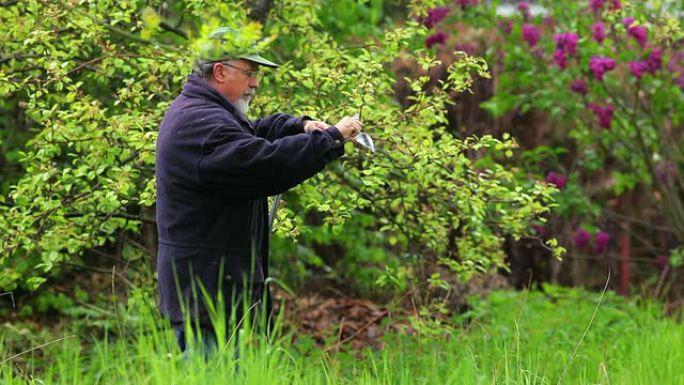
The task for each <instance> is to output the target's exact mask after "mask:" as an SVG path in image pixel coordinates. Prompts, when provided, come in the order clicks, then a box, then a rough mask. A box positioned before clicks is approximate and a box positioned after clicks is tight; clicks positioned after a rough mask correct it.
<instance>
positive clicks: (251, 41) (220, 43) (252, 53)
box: [199, 27, 278, 68]
mask: <svg viewBox="0 0 684 385" xmlns="http://www.w3.org/2000/svg"><path fill="white" fill-rule="evenodd" d="M248 35H250V34H244V33H241V32H240V31H237V30H235V29H233V28H230V27H221V28H218V29H216V30H214V31H213V32H212V33H210V34H209V38H208V39H207V41H206V42H204V43H203V44H202V45H201V48H200V54H199V59H200V60H202V61H205V62H217V61H222V60H227V59H243V60H249V61H251V62H254V63H257V64H259V65H262V66H266V67H271V68H275V67H278V64H276V63H274V62H272V61H270V60H268V59H265V58H263V57H261V56H260V55H259V51H260V50H261V49H262V47H263V46H264V44H259V43H260V42H259V41H257V38H258V36H254V34H252V36H248Z"/></svg>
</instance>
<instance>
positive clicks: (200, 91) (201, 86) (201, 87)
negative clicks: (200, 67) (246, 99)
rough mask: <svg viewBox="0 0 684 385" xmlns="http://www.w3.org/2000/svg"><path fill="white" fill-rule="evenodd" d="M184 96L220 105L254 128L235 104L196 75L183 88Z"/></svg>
mask: <svg viewBox="0 0 684 385" xmlns="http://www.w3.org/2000/svg"><path fill="white" fill-rule="evenodd" d="M182 94H183V95H185V96H187V97H189V98H198V99H204V100H207V101H210V102H213V103H217V104H219V105H220V106H221V107H223V108H225V109H226V110H227V111H228V112H230V113H231V114H233V115H234V116H235V117H237V118H238V119H239V120H240V121H242V122H243V123H245V125H247V126H248V127H249V128H252V123H251V122H250V121H249V119H247V117H246V116H244V115H243V114H241V113H240V111H238V110H237V109H235V106H233V103H231V102H230V101H229V100H228V99H226V97H225V96H223V95H221V93H220V92H218V91H217V90H216V89H215V88H214V87H212V86H211V85H209V83H207V82H206V81H204V80H203V79H202V78H200V77H199V76H197V75H196V74H190V75H189V76H188V81H187V82H186V83H185V86H184V87H183V91H182Z"/></svg>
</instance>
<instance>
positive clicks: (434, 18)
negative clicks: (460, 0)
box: [423, 7, 449, 28]
mask: <svg viewBox="0 0 684 385" xmlns="http://www.w3.org/2000/svg"><path fill="white" fill-rule="evenodd" d="M448 14H449V7H437V8H432V9H430V10H428V14H427V16H426V17H425V19H424V20H423V25H425V26H426V27H427V28H432V27H434V26H435V25H437V24H439V22H440V21H442V19H444V18H445V17H446V16H447V15H448Z"/></svg>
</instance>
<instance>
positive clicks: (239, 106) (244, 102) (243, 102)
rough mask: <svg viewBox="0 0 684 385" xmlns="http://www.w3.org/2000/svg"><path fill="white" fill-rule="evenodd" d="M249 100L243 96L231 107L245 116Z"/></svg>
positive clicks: (249, 98)
mask: <svg viewBox="0 0 684 385" xmlns="http://www.w3.org/2000/svg"><path fill="white" fill-rule="evenodd" d="M251 99H252V98H251V97H249V96H243V97H241V98H240V99H238V100H236V101H235V102H233V106H234V107H235V109H236V110H238V112H239V113H241V114H242V115H245V116H247V112H248V111H249V102H250V100H251Z"/></svg>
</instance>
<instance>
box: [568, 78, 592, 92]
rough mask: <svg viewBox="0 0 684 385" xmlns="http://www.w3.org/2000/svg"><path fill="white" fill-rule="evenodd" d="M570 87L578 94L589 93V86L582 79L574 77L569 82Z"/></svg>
mask: <svg viewBox="0 0 684 385" xmlns="http://www.w3.org/2000/svg"><path fill="white" fill-rule="evenodd" d="M570 89H571V90H572V91H573V92H576V93H578V94H580V95H586V94H587V93H589V88H588V87H587V82H586V81H584V79H576V80H573V81H572V84H570Z"/></svg>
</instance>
